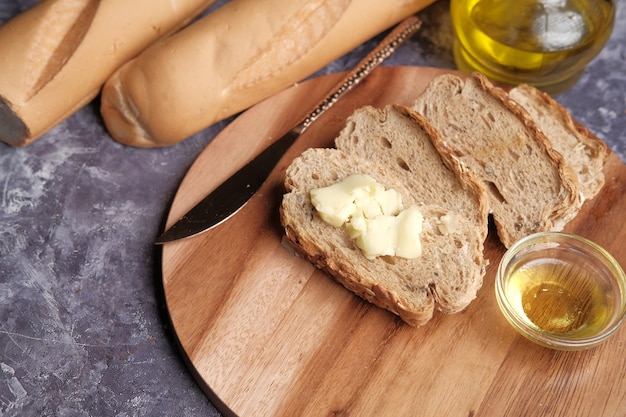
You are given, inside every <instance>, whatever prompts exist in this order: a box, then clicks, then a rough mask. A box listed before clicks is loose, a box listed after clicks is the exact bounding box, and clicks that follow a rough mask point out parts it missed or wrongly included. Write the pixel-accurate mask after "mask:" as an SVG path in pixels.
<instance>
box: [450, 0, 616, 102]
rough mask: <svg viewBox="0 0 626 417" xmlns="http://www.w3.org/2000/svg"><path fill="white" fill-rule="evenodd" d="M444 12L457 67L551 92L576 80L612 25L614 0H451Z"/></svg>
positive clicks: (564, 87) (554, 92) (597, 51)
mask: <svg viewBox="0 0 626 417" xmlns="http://www.w3.org/2000/svg"><path fill="white" fill-rule="evenodd" d="M450 14H451V18H452V25H453V27H454V31H455V45H454V57H455V61H456V63H457V66H458V67H459V69H460V70H463V71H466V72H471V71H480V72H482V73H483V74H485V75H487V76H488V77H490V78H492V79H494V80H497V81H500V82H504V83H508V84H511V85H517V84H521V83H526V84H530V85H534V86H535V87H537V88H540V89H542V90H544V91H547V92H549V93H552V94H558V93H560V92H562V91H564V90H566V89H567V88H569V87H571V86H572V85H573V84H574V83H575V82H576V81H577V80H578V79H579V78H580V76H581V75H582V72H583V71H584V69H585V67H586V66H587V64H588V63H589V62H590V61H591V60H592V59H593V58H594V57H595V56H596V55H597V54H598V53H599V52H600V50H601V49H602V48H603V47H604V45H605V44H606V42H607V40H608V39H609V36H610V35H611V32H612V30H613V27H614V24H615V4H614V0H451V3H450Z"/></svg>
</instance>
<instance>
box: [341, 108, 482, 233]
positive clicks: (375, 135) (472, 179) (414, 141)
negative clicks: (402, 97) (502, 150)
mask: <svg viewBox="0 0 626 417" xmlns="http://www.w3.org/2000/svg"><path fill="white" fill-rule="evenodd" d="M335 144H336V146H337V148H338V149H341V150H343V151H344V152H347V153H351V154H354V155H358V156H360V157H362V158H365V159H369V160H371V161H377V162H379V163H381V164H383V165H385V166H386V167H388V168H389V169H390V170H393V171H395V174H396V175H398V176H399V177H400V178H402V180H403V182H404V184H406V186H407V187H408V188H409V189H410V190H411V193H412V194H413V195H414V196H415V198H417V199H418V200H420V201H421V202H422V203H425V204H436V205H439V206H441V207H443V208H445V209H448V210H454V211H457V212H460V213H462V214H463V215H464V216H465V218H467V219H468V220H470V222H471V223H473V224H474V225H475V226H476V228H477V231H476V233H477V234H478V235H479V236H482V238H483V239H484V238H486V237H487V232H488V216H489V199H488V197H487V193H486V191H485V188H484V186H483V184H482V182H481V181H480V180H479V179H478V178H477V177H476V176H475V175H474V173H473V172H471V171H470V170H468V169H467V167H466V166H464V165H463V164H461V163H460V162H459V160H458V159H457V158H456V157H454V155H452V153H450V152H449V151H448V149H447V148H445V146H444V144H443V143H442V139H441V137H440V135H439V134H438V133H437V131H436V130H435V129H433V127H432V126H431V125H430V124H429V123H428V121H427V120H426V119H425V118H424V117H422V116H421V115H420V114H418V113H417V112H415V111H413V110H412V109H410V108H409V107H406V106H401V105H395V104H392V105H388V106H386V107H384V108H383V109H376V108H374V107H371V106H365V107H362V108H360V109H357V110H356V111H355V112H354V113H353V114H352V115H351V116H350V117H349V118H348V120H347V122H346V127H345V128H344V129H343V130H342V131H341V132H340V134H339V136H338V137H337V138H336V139H335Z"/></svg>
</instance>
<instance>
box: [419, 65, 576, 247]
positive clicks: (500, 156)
mask: <svg viewBox="0 0 626 417" xmlns="http://www.w3.org/2000/svg"><path fill="white" fill-rule="evenodd" d="M413 108H414V109H415V110H416V111H417V112H418V113H420V114H422V115H423V116H424V117H426V119H427V120H428V121H429V122H430V123H431V125H433V126H434V128H435V129H436V130H437V131H438V132H439V133H440V134H441V136H442V137H443V139H444V142H445V145H446V146H447V147H448V148H449V149H450V150H451V152H453V153H454V155H456V157H457V158H459V159H460V160H461V162H462V163H464V164H465V165H466V166H467V167H468V168H469V169H470V170H472V171H473V172H474V173H475V174H476V175H477V176H478V177H479V178H480V179H481V180H482V181H483V183H484V184H485V188H486V189H487V192H488V194H489V199H490V207H491V212H492V213H493V218H494V222H495V224H496V228H497V231H498V236H499V237H500V240H501V242H502V243H503V244H504V245H505V246H506V247H510V246H511V245H512V244H513V243H514V242H516V241H517V240H519V239H521V238H522V237H524V236H527V235H529V234H531V233H535V232H540V231H546V230H562V229H563V227H564V226H565V224H566V223H567V222H568V221H569V220H571V219H572V218H573V217H575V216H576V214H577V213H578V211H579V210H580V206H581V205H582V198H581V195H580V189H579V185H578V180H577V176H576V174H575V172H574V171H573V170H572V169H571V168H570V167H569V166H568V165H567V163H566V162H565V160H564V158H563V156H562V155H561V154H559V153H558V152H556V151H555V150H554V149H553V148H552V145H551V144H550V142H549V140H548V139H547V137H546V136H545V134H544V133H543V132H542V131H541V130H540V129H539V128H538V127H537V125H536V124H535V122H534V121H533V120H532V118H531V116H530V115H529V114H528V113H527V112H526V111H525V110H524V109H523V108H522V106H521V105H519V104H518V103H517V102H515V101H514V100H512V99H511V98H510V97H509V96H508V94H507V93H506V92H505V91H504V90H502V89H500V88H497V87H495V86H494V85H493V84H491V83H490V82H489V81H488V80H487V78H486V77H485V76H483V75H482V74H479V73H474V74H472V75H471V76H469V77H468V78H467V79H466V80H465V81H464V80H463V79H461V78H460V77H458V76H455V75H450V74H446V75H442V76H439V77H437V78H436V79H435V80H433V81H432V82H431V83H430V84H429V86H428V87H427V88H426V90H425V91H424V93H423V94H422V95H420V96H419V97H418V98H417V100H416V102H415V104H414V106H413Z"/></svg>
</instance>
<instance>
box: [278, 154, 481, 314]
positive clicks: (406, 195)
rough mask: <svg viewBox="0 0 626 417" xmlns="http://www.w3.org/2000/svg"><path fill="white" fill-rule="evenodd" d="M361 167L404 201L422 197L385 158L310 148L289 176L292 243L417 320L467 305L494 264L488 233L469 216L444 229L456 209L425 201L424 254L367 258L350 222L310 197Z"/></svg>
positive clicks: (356, 288)
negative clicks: (327, 213)
mask: <svg viewBox="0 0 626 417" xmlns="http://www.w3.org/2000/svg"><path fill="white" fill-rule="evenodd" d="M362 173H366V174H367V175H369V176H371V177H372V178H373V179H374V180H376V181H377V182H378V183H379V184H381V185H383V186H384V187H385V188H387V189H389V188H392V189H394V190H396V191H397V192H399V193H400V194H401V195H402V200H403V202H404V206H405V207H409V206H411V205H414V204H418V203H419V200H416V199H415V197H414V196H413V195H412V193H411V192H410V191H409V189H408V188H406V187H405V185H404V183H403V181H402V180H401V179H399V178H398V177H396V176H395V173H394V172H393V171H391V170H390V169H389V168H387V167H385V166H383V165H381V164H378V163H375V162H371V161H368V160H366V159H363V158H360V157H358V156H355V155H351V154H348V153H345V152H342V151H340V150H337V149H309V150H307V151H305V152H304V153H303V154H302V155H300V156H299V157H298V158H296V159H295V160H294V161H293V162H292V164H291V165H290V166H289V168H288V169H287V172H286V177H285V188H286V190H287V193H286V194H285V195H284V196H283V201H282V203H281V206H280V218H281V222H282V224H283V226H284V228H285V233H286V238H287V239H288V241H289V242H290V243H291V245H292V246H293V247H294V248H295V249H296V251H297V252H298V253H300V254H301V255H302V256H304V257H305V258H306V259H308V260H309V261H310V262H312V263H313V264H314V265H315V266H316V267H318V268H320V269H322V270H324V271H326V272H327V273H328V274H330V275H331V276H332V277H334V278H335V279H336V280H337V281H338V282H340V283H341V284H343V285H344V286H345V287H346V288H348V289H349V290H351V291H352V292H354V293H355V294H357V295H359V296H360V297H362V298H364V299H365V300H367V301H369V302H371V303H373V304H375V305H377V306H379V307H382V308H385V309H387V310H389V311H391V312H393V313H395V314H397V315H398V316H400V317H401V318H402V319H403V320H404V321H405V322H407V323H408V324H410V325H413V326H419V325H423V324H424V323H426V322H427V321H428V320H430V319H431V317H432V315H433V312H434V310H435V307H436V306H437V307H438V308H439V309H440V310H442V311H444V312H446V313H456V312H459V311H461V310H463V309H464V308H466V307H467V305H468V304H469V303H470V302H471V301H472V300H473V299H474V298H475V297H476V293H477V291H478V290H479V288H480V287H481V285H482V280H483V277H484V274H485V268H486V264H487V262H486V261H485V259H484V257H483V240H482V238H481V236H480V235H478V234H477V233H476V227H475V226H474V225H472V224H471V223H470V222H469V221H467V220H466V219H464V218H463V217H460V216H459V217H458V220H459V221H458V224H457V227H456V228H455V230H454V231H449V232H447V233H444V232H442V229H441V227H440V226H441V218H442V216H444V215H446V214H450V213H451V212H450V211H448V210H446V209H443V208H441V207H439V206H437V205H431V204H428V203H426V204H422V205H420V210H421V212H422V214H423V216H424V224H423V231H422V233H421V235H420V241H421V244H422V255H421V256H420V257H418V258H414V259H407V258H402V257H391V258H390V257H377V258H374V259H367V258H366V257H365V255H364V254H363V253H362V252H361V251H360V250H359V249H358V248H357V247H356V246H355V244H354V243H353V241H352V240H351V239H350V238H349V237H348V235H347V233H346V231H345V230H344V229H343V228H341V227H335V226H331V225H330V224H328V223H326V222H325V221H324V220H322V219H321V218H320V217H319V216H318V215H317V214H316V212H315V209H314V208H313V206H312V204H311V199H310V195H309V193H310V191H311V190H312V189H314V188H319V187H326V186H329V185H332V184H334V183H336V182H337V181H340V180H342V179H343V178H345V177H347V176H349V175H352V174H362Z"/></svg>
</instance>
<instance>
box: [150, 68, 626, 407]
mask: <svg viewBox="0 0 626 417" xmlns="http://www.w3.org/2000/svg"><path fill="white" fill-rule="evenodd" d="M444 72H446V71H445V70H441V69H433V68H416V67H381V68H379V69H377V70H376V71H374V73H373V74H372V75H371V76H370V77H369V78H367V79H366V80H365V81H364V82H363V83H362V84H361V85H359V86H358V87H357V88H356V89H355V90H354V91H352V92H350V93H349V94H348V95H347V96H346V97H344V98H343V99H342V100H341V101H340V102H339V103H337V105H336V106H335V107H333V108H332V109H331V110H330V111H329V112H328V113H327V114H325V115H323V116H322V117H321V118H320V119H319V120H318V121H317V122H316V123H315V124H314V125H313V126H311V127H310V128H309V129H308V130H307V132H306V133H305V134H304V135H303V137H301V138H300V139H299V141H298V142H297V143H296V144H295V145H294V147H293V148H292V149H291V150H290V152H289V153H288V154H287V155H286V156H285V157H284V158H283V160H282V161H281V162H280V163H279V164H278V165H277V167H276V169H275V170H274V172H273V173H272V175H271V177H270V178H269V180H268V181H267V182H266V183H265V184H264V186H263V187H262V189H261V190H260V191H259V192H258V193H257V194H256V195H255V196H254V197H253V198H252V200H251V201H250V202H249V203H248V204H247V205H246V206H245V207H244V208H243V209H242V210H241V211H239V212H238V213H237V214H236V215H235V216H234V217H232V218H231V219H230V220H228V221H227V222H225V223H223V224H221V225H220V226H218V227H216V228H214V229H212V230H210V231H207V232H206V233H204V234H201V235H198V236H195V237H192V238H189V239H185V240H181V241H178V242H173V243H168V244H166V245H164V247H163V254H162V262H163V264H162V274H163V287H164V292H165V298H166V303H167V308H168V311H169V314H170V318H171V322H172V324H173V328H174V331H175V334H176V336H177V338H178V341H179V344H180V347H181V351H182V354H183V356H184V358H185V360H186V361H187V363H188V365H189V369H190V370H191V372H192V373H193V375H194V376H195V378H196V379H197V381H198V383H199V384H200V386H201V387H202V388H203V390H204V392H205V393H206V394H207V396H208V397H209V399H210V400H211V401H212V402H213V404H214V405H215V406H216V407H217V408H218V409H219V410H220V411H221V412H222V413H223V414H225V415H229V416H230V415H236V416H240V417H255V416H285V417H287V416H288V417H292V416H358V417H364V416H377V417H385V416H389V417H403V416H407V417H408V416H434V415H439V416H448V415H449V416H502V415H505V414H506V415H540V414H541V410H549V412H550V413H551V415H575V414H577V412H578V411H580V410H581V409H586V408H589V409H591V410H593V414H594V415H598V417H600V416H608V415H617V414H618V413H619V412H620V410H621V407H622V406H623V403H622V401H623V398H624V396H625V395H626V382H625V381H624V375H625V374H626V373H625V372H624V362H623V360H622V359H621V358H623V346H624V345H625V344H626V343H625V342H626V332H624V331H621V332H619V333H618V334H617V336H615V337H614V338H613V339H611V340H610V341H609V342H607V343H606V344H604V345H602V346H601V347H599V348H597V349H595V350H593V351H591V352H589V351H588V352H574V353H572V352H570V353H564V352H556V351H551V350H548V349H544V348H540V347H538V346H535V345H533V344H531V343H530V342H528V341H526V340H525V339H523V338H521V337H520V336H518V335H517V334H516V333H515V332H514V331H513V330H512V329H511V328H510V327H509V326H508V325H507V323H506V322H505V320H504V318H503V317H502V315H501V314H500V312H499V310H498V307H497V305H496V301H495V296H494V289H493V278H494V275H495V269H496V266H497V264H498V261H499V259H500V257H501V256H502V254H503V252H504V248H503V247H502V246H501V245H500V243H499V242H498V240H497V238H496V237H495V234H493V233H490V235H489V237H488V238H487V241H486V243H485V255H486V257H487V258H488V259H489V260H490V266H489V268H488V271H487V276H486V278H485V282H484V285H483V288H482V289H481V290H480V292H479V294H478V297H477V299H476V300H475V301H474V302H473V303H472V304H471V305H470V306H469V307H468V308H467V309H466V311H464V312H462V313H460V314H456V315H444V314H442V313H437V312H436V313H435V317H434V318H433V319H432V320H431V321H430V322H429V323H428V324H427V325H425V326H423V327H420V328H412V327H409V326H407V325H405V324H403V322H402V321H400V320H399V319H398V318H396V317H395V316H394V315H393V314H391V313H389V312H387V311H384V310H381V309H379V308H376V307H374V306H372V305H370V304H368V303H366V302H365V301H362V300H361V299H360V298H357V297H356V296H354V295H353V294H352V293H350V292H348V291H347V290H345V289H344V288H343V287H342V286H340V285H339V284H337V283H335V282H334V281H333V280H332V279H331V278H329V277H328V276H326V275H325V274H324V273H322V272H320V271H318V270H316V269H315V268H314V267H312V266H311V265H310V264H309V263H308V262H306V261H304V260H302V259H301V258H298V257H296V256H295V255H294V254H293V253H292V252H291V251H290V250H288V249H287V248H286V247H285V246H284V245H282V243H281V238H282V229H281V227H280V223H279V219H278V206H279V203H280V199H281V195H282V192H283V189H282V178H283V175H284V170H285V168H286V166H287V165H288V164H289V163H290V161H291V160H292V159H293V158H294V157H295V156H297V155H298V154H299V153H301V152H302V151H303V150H304V149H306V148H308V147H328V146H332V145H333V140H334V137H335V136H336V134H337V133H338V132H339V130H340V129H341V128H342V127H343V126H344V123H345V120H346V117H347V116H349V115H350V114H351V113H352V111H353V110H354V109H356V108H358V107H361V106H363V105H366V104H370V105H374V106H377V107H381V106H384V105H386V104H389V103H399V104H409V105H410V104H412V103H413V101H414V99H415V98H416V97H417V96H418V95H419V94H420V93H421V92H422V91H423V89H424V88H425V86H426V85H427V83H428V82H429V81H431V80H432V79H433V78H434V77H435V76H437V75H439V74H441V73H444ZM339 77H340V74H336V75H331V76H325V77H321V78H316V79H312V80H309V81H306V82H303V83H301V84H299V85H296V86H294V87H292V88H289V89H287V90H286V91H284V92H282V93H280V94H278V95H276V96H273V97H271V98H269V99H267V100H266V101H264V102H262V103H260V104H258V105H256V106H255V107H253V108H251V109H249V110H248V111H246V112H245V113H243V114H242V115H241V116H239V117H238V118H237V119H236V120H234V121H233V122H232V123H231V124H230V125H229V126H228V127H227V128H225V129H224V130H223V131H222V132H221V133H220V134H219V135H218V136H217V137H216V138H215V139H214V140H213V141H212V142H211V143H210V144H209V146H208V147H207V148H206V149H205V150H204V151H203V152H202V153H201V155H200V156H199V157H198V159H197V160H196V161H195V163H194V164H193V165H192V167H191V168H190V170H189V172H188V173H187V175H186V177H185V178H184V180H183V182H182V183H181V185H180V188H179V190H178V193H177V195H176V197H175V199H174V201H173V204H172V207H171V211H170V213H169V217H168V221H167V226H168V227H169V226H171V224H173V223H174V221H175V220H177V219H178V218H180V217H181V216H182V215H183V214H184V213H185V212H186V211H187V210H189V209H190V208H191V207H192V206H193V205H195V204H196V203H197V202H198V201H199V200H201V199H202V197H204V196H205V195H206V194H208V193H209V192H210V191H211V190H212V189H214V188H215V187H217V186H218V185H219V184H220V183H221V182H223V181H224V180H225V179H226V178H228V177H229V176H230V175H231V174H232V173H234V172H235V171H236V170H237V169H238V168H239V167H241V166H242V165H243V164H244V163H245V162H247V161H248V160H249V159H251V158H252V157H253V156H255V155H256V154H258V153H259V152H260V151H261V150H262V149H264V148H265V147H267V146H268V144H270V143H271V142H272V141H274V140H276V139H277V138H278V137H280V135H281V134H282V133H284V132H285V131H287V130H288V129H289V128H290V127H291V125H293V124H294V123H295V122H296V121H297V119H298V118H299V117H301V116H302V114H303V113H304V112H305V111H306V110H307V109H308V107H309V106H311V105H313V104H315V102H316V101H317V100H318V99H320V98H321V97H322V96H323V95H324V93H325V91H327V89H328V88H330V87H332V86H333V84H334V83H335V82H337V81H338V79H339ZM624 171H625V168H624V165H622V163H621V162H620V161H619V160H617V158H616V157H615V156H614V155H611V157H610V158H609V161H608V163H607V179H608V180H607V181H608V184H607V186H606V187H605V189H604V190H603V192H602V194H601V195H600V196H599V197H596V199H595V200H593V201H592V202H589V203H587V205H586V206H585V208H584V209H583V212H582V213H581V215H579V217H578V218H577V219H576V220H575V221H574V222H573V223H572V224H571V225H570V226H569V229H570V231H575V232H578V233H580V234H584V235H586V236H587V237H590V238H592V239H594V240H596V241H598V242H599V243H600V244H602V245H605V246H606V247H607V248H608V249H609V250H610V251H612V252H613V254H614V255H615V256H616V258H617V259H618V260H621V261H622V262H623V261H624V260H626V252H625V249H624V248H622V245H621V243H620V242H621V241H622V239H621V238H616V237H619V236H624V235H626V232H625V230H624V228H625V226H624V222H623V221H622V220H621V219H623V218H625V217H624V216H625V213H624V210H623V209H621V208H620V207H626V201H624V199H626V197H625V196H626V192H624V191H626V190H624V188H625V187H624V184H626V174H625V173H624ZM609 236H610V237H609ZM620 352H621V353H620Z"/></svg>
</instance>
